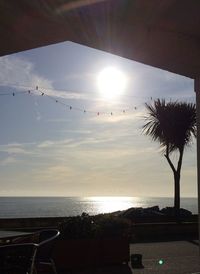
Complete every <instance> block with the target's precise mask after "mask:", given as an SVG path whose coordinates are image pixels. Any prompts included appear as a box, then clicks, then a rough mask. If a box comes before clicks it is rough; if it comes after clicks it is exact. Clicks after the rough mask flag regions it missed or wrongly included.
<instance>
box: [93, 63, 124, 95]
mask: <svg viewBox="0 0 200 274" xmlns="http://www.w3.org/2000/svg"><path fill="white" fill-rule="evenodd" d="M97 85H98V88H99V91H100V93H101V95H102V97H104V98H105V99H115V98H117V97H119V96H120V95H121V94H123V92H124V90H125V88H126V85H127V79H126V76H125V74H124V73H123V72H122V71H120V70H118V69H117V68H115V67H107V68H104V69H103V70H102V71H101V72H100V73H99V75H98V78H97Z"/></svg>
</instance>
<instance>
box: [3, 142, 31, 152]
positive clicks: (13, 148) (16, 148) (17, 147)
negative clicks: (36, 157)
mask: <svg viewBox="0 0 200 274" xmlns="http://www.w3.org/2000/svg"><path fill="white" fill-rule="evenodd" d="M32 144H34V143H29V144H28V143H26V144H23V143H22V144H19V143H12V144H6V145H0V152H6V153H8V154H32V152H31V151H30V150H27V149H26V147H27V146H30V145H32Z"/></svg>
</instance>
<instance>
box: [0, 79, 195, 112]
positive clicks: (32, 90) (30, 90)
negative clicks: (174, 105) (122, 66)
mask: <svg viewBox="0 0 200 274" xmlns="http://www.w3.org/2000/svg"><path fill="white" fill-rule="evenodd" d="M0 85H1V86H6V85H2V84H0ZM9 87H14V88H23V89H27V90H24V91H17V92H13V91H10V92H4V93H1V92H0V96H9V95H11V96H15V95H24V94H29V95H32V94H33V95H35V94H36V92H37V93H38V94H40V95H41V96H45V97H47V98H49V99H50V100H53V101H54V102H55V103H58V104H60V105H62V106H63V107H65V108H66V109H68V110H75V111H79V112H82V113H91V114H95V115H98V116H99V115H100V114H101V115H111V116H112V115H114V114H125V113H127V112H130V111H131V110H134V111H136V110H137V109H138V108H139V107H141V106H144V105H145V103H146V102H144V103H143V104H141V105H137V106H136V105H134V106H133V107H132V108H128V109H123V110H121V111H110V112H108V111H106V112H105V111H92V110H88V109H85V108H79V107H75V106H73V105H71V104H67V103H64V102H62V101H61V100H59V99H56V98H55V97H56V96H52V95H49V94H48V93H46V90H52V91H54V92H55V91H62V92H69V91H67V90H64V89H53V88H44V87H40V88H39V86H38V85H36V86H35V88H33V87H30V86H26V85H18V84H9ZM44 90H45V91H44ZM126 97H132V98H146V99H148V101H152V100H154V99H157V98H154V97H153V96H149V97H142V96H141V97H139V96H126ZM188 98H193V99H194V96H191V97H187V99H188ZM171 99H172V98H169V100H170V101H171ZM190 101H191V100H190Z"/></svg>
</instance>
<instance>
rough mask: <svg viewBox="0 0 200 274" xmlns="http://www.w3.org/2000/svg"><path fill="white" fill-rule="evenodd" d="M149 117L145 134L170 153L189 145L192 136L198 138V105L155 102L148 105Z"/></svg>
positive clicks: (145, 126)
mask: <svg viewBox="0 0 200 274" xmlns="http://www.w3.org/2000/svg"><path fill="white" fill-rule="evenodd" d="M146 108H147V112H148V114H147V116H146V117H145V120H146V124H145V125H144V126H143V132H144V133H145V134H146V135H149V136H151V138H152V140H153V141H158V142H159V143H160V144H161V146H162V147H164V148H166V147H167V149H168V150H169V151H168V152H169V153H170V152H172V151H175V150H177V149H182V148H183V147H184V146H185V145H189V144H190V142H191V139H192V136H194V137H196V134H197V129H196V105H195V104H193V103H185V102H177V101H176V102H168V103H167V102H166V101H165V100H164V99H163V100H160V99H158V100H156V101H154V105H150V104H146Z"/></svg>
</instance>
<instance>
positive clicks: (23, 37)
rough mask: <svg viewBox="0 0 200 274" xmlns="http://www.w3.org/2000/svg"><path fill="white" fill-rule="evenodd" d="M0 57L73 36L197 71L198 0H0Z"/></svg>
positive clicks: (189, 72)
mask: <svg viewBox="0 0 200 274" xmlns="http://www.w3.org/2000/svg"><path fill="white" fill-rule="evenodd" d="M0 10H1V16H0V36H1V43H0V56H3V55H8V54H11V53H15V52H19V51H24V50H28V49H33V48H36V47H41V46H45V45H49V44H53V43H58V42H63V41H72V42H75V43H79V44H82V45H86V46H89V47H93V48H96V49H100V50H103V51H106V52H110V53H113V54H117V55H119V56H122V57H125V58H128V59H132V60H135V61H138V62H142V63H144V64H148V65H151V66H155V67H158V68H161V69H164V70H168V71H171V72H174V73H177V74H181V75H185V76H187V77H190V78H196V77H197V76H199V75H200V1H199V0H74V1H69V0H33V1H30V0H19V1H14V0H13V1H12V0H2V1H1V2H0Z"/></svg>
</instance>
